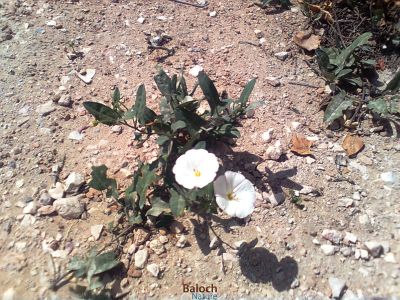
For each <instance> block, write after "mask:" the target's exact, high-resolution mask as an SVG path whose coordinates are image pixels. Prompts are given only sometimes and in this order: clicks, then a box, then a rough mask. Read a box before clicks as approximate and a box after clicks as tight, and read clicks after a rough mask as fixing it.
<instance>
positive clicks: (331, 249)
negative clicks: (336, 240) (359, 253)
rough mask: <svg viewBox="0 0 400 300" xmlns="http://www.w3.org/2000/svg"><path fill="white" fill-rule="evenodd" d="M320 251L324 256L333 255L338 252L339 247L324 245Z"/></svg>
mask: <svg viewBox="0 0 400 300" xmlns="http://www.w3.org/2000/svg"><path fill="white" fill-rule="evenodd" d="M321 250H322V252H323V253H324V254H325V255H327V256H330V255H334V254H335V253H336V252H337V251H338V250H339V247H337V246H333V245H329V244H324V245H321Z"/></svg>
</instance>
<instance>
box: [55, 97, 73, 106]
mask: <svg viewBox="0 0 400 300" xmlns="http://www.w3.org/2000/svg"><path fill="white" fill-rule="evenodd" d="M57 103H58V105H61V106H64V107H68V106H70V105H71V103H72V101H71V96H70V95H62V96H61V98H60V100H58V101H57Z"/></svg>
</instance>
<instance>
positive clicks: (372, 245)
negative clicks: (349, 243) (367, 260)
mask: <svg viewBox="0 0 400 300" xmlns="http://www.w3.org/2000/svg"><path fill="white" fill-rule="evenodd" d="M365 247H367V250H368V252H369V253H370V254H371V255H372V257H379V256H381V254H382V252H383V247H382V245H381V243H379V242H377V241H369V242H365Z"/></svg>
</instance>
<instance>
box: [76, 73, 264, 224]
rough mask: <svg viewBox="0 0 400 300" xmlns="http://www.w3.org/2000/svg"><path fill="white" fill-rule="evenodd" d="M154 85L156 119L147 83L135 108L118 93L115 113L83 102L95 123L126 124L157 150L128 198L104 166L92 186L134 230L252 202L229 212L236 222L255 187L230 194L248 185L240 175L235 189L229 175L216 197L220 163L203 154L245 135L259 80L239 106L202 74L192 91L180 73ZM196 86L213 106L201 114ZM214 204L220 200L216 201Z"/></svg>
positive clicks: (250, 85) (135, 179) (94, 173)
mask: <svg viewBox="0 0 400 300" xmlns="http://www.w3.org/2000/svg"><path fill="white" fill-rule="evenodd" d="M154 80H155V82H156V84H157V87H158V89H159V91H160V93H161V95H162V98H161V101H160V104H159V106H160V107H159V110H160V113H159V114H157V113H156V112H155V111H153V110H152V109H150V108H149V107H148V106H147V104H146V91H145V87H144V85H140V86H139V88H138V90H137V93H136V100H135V102H134V104H133V106H132V107H130V108H128V107H125V106H124V104H123V103H122V102H121V95H120V92H119V90H118V88H116V89H115V90H114V93H113V96H112V106H111V107H108V106H106V105H104V104H101V103H97V102H85V103H84V107H85V108H86V109H87V111H88V112H89V113H91V114H92V115H93V116H94V117H95V119H96V122H98V123H102V124H105V125H109V126H111V125H116V124H122V125H126V126H129V127H131V128H132V129H134V130H135V132H136V135H135V139H136V140H138V142H139V143H142V142H144V141H146V140H147V139H148V138H149V137H150V136H151V135H156V136H157V144H158V145H159V154H158V157H157V158H156V159H155V160H154V161H152V162H150V163H143V162H140V163H139V166H138V170H137V171H136V172H135V173H134V174H133V178H132V183H131V184H130V185H129V186H128V188H127V189H126V190H125V191H124V193H120V191H119V189H118V185H117V182H116V180H115V179H112V178H108V177H107V167H106V166H104V165H102V166H95V167H93V168H92V180H91V182H90V183H89V185H90V186H91V187H92V188H95V189H97V190H100V191H106V195H107V196H108V197H113V198H114V199H116V200H117V201H118V202H119V203H120V205H121V209H122V210H123V212H124V214H125V216H126V218H127V220H128V221H129V223H130V224H139V223H142V222H144V221H145V220H146V219H147V218H148V217H155V218H156V219H160V218H161V217H163V216H179V215H181V214H182V213H183V212H184V210H185V209H190V208H192V207H196V208H197V209H200V210H201V211H202V212H210V211H213V210H214V209H215V207H216V206H215V204H218V205H220V207H221V208H223V209H224V207H225V206H224V207H222V206H223V204H221V203H224V199H228V200H234V199H237V200H239V199H241V201H242V200H243V199H244V198H246V197H247V201H248V203H250V204H249V205H248V206H249V208H247V209H246V211H245V212H241V213H236V211H235V210H236V209H238V207H237V208H233V206H232V205H230V206H229V207H230V208H229V210H228V209H225V211H226V212H227V213H228V214H229V215H231V216H238V217H246V216H247V215H249V214H250V213H251V212H252V210H253V209H252V208H251V207H252V206H253V207H254V205H253V204H254V200H255V191H254V187H253V185H251V183H250V184H249V183H247V182H245V184H243V185H242V186H241V187H240V188H237V189H235V190H232V186H234V185H237V184H240V183H241V182H243V181H245V180H246V179H245V178H244V177H243V176H242V175H241V176H242V177H243V178H242V177H240V176H238V177H235V178H236V181H235V182H234V185H232V184H231V183H229V182H230V181H232V180H233V175H232V174H230V175H229V178H228V179H226V180H222V179H220V181H219V182H222V183H221V184H219V185H218V187H217V191H218V192H221V191H227V192H226V193H225V194H224V195H215V194H214V186H215V182H217V181H218V180H217V181H215V182H214V184H213V180H214V178H215V176H216V174H217V171H218V169H219V163H218V160H217V158H216V156H215V155H214V154H212V153H209V152H208V151H206V150H205V149H206V146H207V145H209V144H210V143H213V142H214V141H218V140H220V141H226V139H229V138H238V137H239V136H240V132H239V130H238V128H237V127H238V125H239V123H238V121H239V119H240V118H241V117H242V116H244V115H245V114H246V113H247V112H249V111H250V110H253V109H254V108H255V107H257V106H259V105H260V104H262V102H253V103H251V104H250V103H249V96H250V94H251V92H252V90H253V88H254V85H255V79H253V80H251V81H249V82H248V84H247V85H246V86H245V88H244V89H243V91H242V93H241V95H240V97H239V99H237V100H233V99H223V98H221V97H220V94H219V93H218V91H217V89H216V87H215V85H214V84H213V82H212V80H211V79H210V78H209V77H208V76H207V75H206V73H204V72H203V71H201V72H200V73H199V75H198V82H197V84H196V85H195V86H194V88H193V90H192V91H191V92H189V90H188V87H187V84H186V81H185V79H184V77H183V75H182V74H180V76H179V77H178V76H177V75H174V76H172V77H169V76H168V75H167V74H166V73H165V72H164V71H163V70H161V69H160V70H159V72H158V74H157V75H156V76H155V77H154ZM198 87H200V89H201V91H202V93H203V95H204V100H205V101H206V102H207V104H208V105H207V106H208V107H207V109H205V110H203V111H201V109H200V104H201V101H200V100H198V99H195V97H194V94H195V92H196V89H197V88H198ZM204 100H203V101H204ZM231 173H233V172H231ZM235 174H238V173H235ZM239 175H240V174H239ZM222 176H224V175H222ZM224 184H225V186H222V185H224ZM227 184H228V185H229V186H226V185H227ZM242 192H243V193H242ZM216 198H217V200H218V199H219V200H218V201H217V203H216V201H215V199H216ZM221 199H222V200H221ZM241 201H237V202H238V203H242V202H241ZM243 201H244V200H243ZM221 205H222V206H221ZM226 207H228V206H226ZM226 207H225V208H226Z"/></svg>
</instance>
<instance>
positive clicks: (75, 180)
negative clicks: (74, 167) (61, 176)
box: [65, 172, 85, 194]
mask: <svg viewBox="0 0 400 300" xmlns="http://www.w3.org/2000/svg"><path fill="white" fill-rule="evenodd" d="M84 182H85V177H84V176H83V175H82V174H80V173H77V172H72V173H70V174H69V175H68V177H67V179H66V180H65V192H66V193H67V194H75V193H77V192H78V191H79V189H80V187H81V186H82V184H83V183H84Z"/></svg>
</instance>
